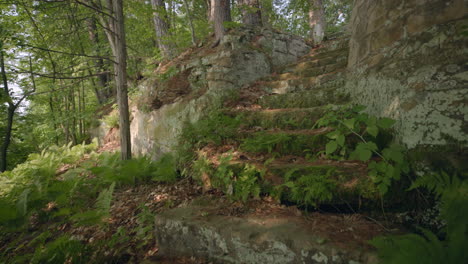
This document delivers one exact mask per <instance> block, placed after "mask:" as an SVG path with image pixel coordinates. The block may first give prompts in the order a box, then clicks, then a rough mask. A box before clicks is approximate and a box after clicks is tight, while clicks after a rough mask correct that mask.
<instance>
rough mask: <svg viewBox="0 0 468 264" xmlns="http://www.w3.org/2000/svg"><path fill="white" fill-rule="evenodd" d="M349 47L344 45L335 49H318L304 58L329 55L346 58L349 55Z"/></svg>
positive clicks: (326, 56) (321, 57)
mask: <svg viewBox="0 0 468 264" xmlns="http://www.w3.org/2000/svg"><path fill="white" fill-rule="evenodd" d="M348 52H349V48H348V47H343V48H339V49H335V50H327V49H317V50H315V51H313V52H312V53H310V54H308V55H306V56H304V58H307V57H309V58H313V59H323V58H328V57H335V58H342V57H343V58H344V57H347V56H348Z"/></svg>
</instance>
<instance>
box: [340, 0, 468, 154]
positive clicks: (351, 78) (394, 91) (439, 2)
mask: <svg viewBox="0 0 468 264" xmlns="http://www.w3.org/2000/svg"><path fill="white" fill-rule="evenodd" d="M466 14H468V5H467V4H466V1H464V0H449V1H447V0H420V1H403V0H377V1H376V0H356V1H355V7H354V10H353V15H352V19H351V30H352V33H351V40H350V51H349V52H350V55H349V60H348V78H347V84H346V90H347V91H348V92H349V93H350V94H351V98H352V100H353V101H354V102H356V103H360V104H363V105H366V106H367V107H368V111H369V112H370V113H371V114H374V115H377V116H388V117H391V118H394V119H396V120H398V123H397V125H396V131H397V134H398V138H399V140H400V141H401V142H402V143H404V144H405V145H406V146H407V147H409V148H414V147H418V146H422V145H445V146H447V145H448V144H453V145H455V146H458V147H459V146H460V145H463V146H465V147H466V146H467V140H468V136H467V132H468V131H467V126H466V120H467V119H468V108H467V94H468V64H467V62H468V37H467V34H466V33H463V32H466V31H467V29H466V26H467V25H468V16H467V15H466Z"/></svg>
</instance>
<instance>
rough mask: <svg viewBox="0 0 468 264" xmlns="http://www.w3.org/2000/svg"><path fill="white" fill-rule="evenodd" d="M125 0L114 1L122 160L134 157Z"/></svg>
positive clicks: (116, 76)
mask: <svg viewBox="0 0 468 264" xmlns="http://www.w3.org/2000/svg"><path fill="white" fill-rule="evenodd" d="M122 2H123V0H114V1H113V2H112V4H113V12H114V23H113V24H114V28H113V29H114V35H113V36H114V47H115V49H114V50H113V53H114V57H115V60H116V63H114V74H115V86H116V88H117V104H118V107H119V117H120V120H119V121H120V122H119V127H120V149H121V157H122V160H128V159H131V157H132V149H131V143H130V117H129V110H128V91H127V51H126V41H125V27H124V15H123V4H122Z"/></svg>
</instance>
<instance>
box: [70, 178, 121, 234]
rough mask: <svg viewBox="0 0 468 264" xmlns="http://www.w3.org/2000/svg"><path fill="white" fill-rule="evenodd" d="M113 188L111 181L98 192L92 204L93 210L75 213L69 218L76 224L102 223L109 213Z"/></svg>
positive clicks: (113, 184)
mask: <svg viewBox="0 0 468 264" xmlns="http://www.w3.org/2000/svg"><path fill="white" fill-rule="evenodd" d="M114 188H115V183H112V184H111V185H110V186H109V188H107V189H103V190H102V191H101V192H100V193H99V196H98V197H97V199H96V203H95V205H94V210H88V211H85V212H82V213H77V214H75V215H73V216H72V217H71V218H70V219H71V220H73V221H75V222H76V223H77V224H78V225H94V224H100V223H102V220H104V219H105V218H107V217H108V216H109V214H110V207H111V203H112V196H113V194H114Z"/></svg>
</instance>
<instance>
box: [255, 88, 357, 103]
mask: <svg viewBox="0 0 468 264" xmlns="http://www.w3.org/2000/svg"><path fill="white" fill-rule="evenodd" d="M347 102H349V96H348V95H347V94H346V93H344V92H342V91H339V90H338V89H337V88H336V87H333V86H331V87H320V88H316V89H313V90H306V91H299V92H295V93H286V94H270V95H265V96H262V97H260V98H259V99H258V104H259V105H261V106H262V107H263V108H288V107H298V108H310V107H317V106H323V105H327V104H345V103H347Z"/></svg>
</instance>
